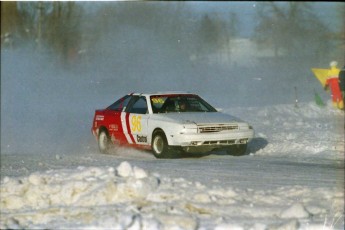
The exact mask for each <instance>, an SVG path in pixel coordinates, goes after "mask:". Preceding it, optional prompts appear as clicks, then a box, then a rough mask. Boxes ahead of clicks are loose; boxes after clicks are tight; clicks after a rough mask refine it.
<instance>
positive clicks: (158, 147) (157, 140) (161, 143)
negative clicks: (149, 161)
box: [151, 130, 171, 158]
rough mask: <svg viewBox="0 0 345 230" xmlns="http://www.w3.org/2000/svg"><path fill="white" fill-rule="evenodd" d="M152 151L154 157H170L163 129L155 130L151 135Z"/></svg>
mask: <svg viewBox="0 0 345 230" xmlns="http://www.w3.org/2000/svg"><path fill="white" fill-rule="evenodd" d="M151 146H152V151H153V155H154V156H155V157H156V158H170V157H171V153H170V151H169V145H168V141H167V139H166V137H165V134H164V132H163V131H160V130H159V131H155V132H154V133H153V137H152V144H151Z"/></svg>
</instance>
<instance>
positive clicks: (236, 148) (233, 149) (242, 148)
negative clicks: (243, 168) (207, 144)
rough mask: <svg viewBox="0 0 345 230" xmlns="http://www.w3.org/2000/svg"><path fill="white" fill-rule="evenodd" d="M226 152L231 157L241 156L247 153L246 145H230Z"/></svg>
mask: <svg viewBox="0 0 345 230" xmlns="http://www.w3.org/2000/svg"><path fill="white" fill-rule="evenodd" d="M226 152H227V154H229V155H232V156H243V155H245V154H246V152H247V144H240V145H232V146H230V147H228V149H227V150H226Z"/></svg>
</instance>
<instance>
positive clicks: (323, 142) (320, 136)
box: [225, 101, 344, 156]
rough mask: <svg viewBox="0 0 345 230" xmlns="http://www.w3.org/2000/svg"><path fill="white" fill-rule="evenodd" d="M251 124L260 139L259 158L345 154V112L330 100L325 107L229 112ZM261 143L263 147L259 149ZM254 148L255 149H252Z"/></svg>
mask: <svg viewBox="0 0 345 230" xmlns="http://www.w3.org/2000/svg"><path fill="white" fill-rule="evenodd" d="M225 112H228V113H230V114H234V115H237V116H238V117H241V118H242V119H244V120H245V121H248V122H249V123H251V124H252V125H253V127H254V129H255V135H256V138H257V140H254V142H253V143H252V149H254V152H255V154H258V155H277V153H279V154H284V155H290V156H294V155H296V154H301V152H303V155H305V154H307V155H317V154H322V153H324V152H327V154H325V155H329V154H330V152H331V153H334V154H337V155H339V153H341V154H342V153H344V112H343V111H341V110H339V109H336V108H334V107H333V106H332V104H331V102H330V101H329V102H328V104H327V105H326V107H320V106H317V105H316V104H315V102H309V103H299V104H297V106H296V105H294V104H283V105H275V106H265V107H260V108H258V107H252V108H238V109H227V110H225ZM258 140H261V141H264V142H265V143H266V144H264V145H263V143H261V145H263V146H262V148H260V149H257V148H258V144H259V145H260V143H257V141H258ZM253 145H254V146H253Z"/></svg>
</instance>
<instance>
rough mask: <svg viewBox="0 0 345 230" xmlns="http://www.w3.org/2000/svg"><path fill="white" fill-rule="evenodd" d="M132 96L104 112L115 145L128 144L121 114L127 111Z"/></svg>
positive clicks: (119, 101) (122, 99)
mask: <svg viewBox="0 0 345 230" xmlns="http://www.w3.org/2000/svg"><path fill="white" fill-rule="evenodd" d="M131 98H132V96H131V95H126V96H124V97H122V98H121V99H119V100H117V101H116V102H114V103H113V104H112V105H110V106H109V107H108V108H107V109H106V110H105V112H104V117H105V119H106V127H107V130H108V131H109V136H110V138H111V140H112V142H113V143H126V138H125V136H124V131H123V127H122V123H121V113H122V111H123V110H125V109H126V106H127V104H128V103H129V101H130V100H131Z"/></svg>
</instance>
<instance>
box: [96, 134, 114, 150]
mask: <svg viewBox="0 0 345 230" xmlns="http://www.w3.org/2000/svg"><path fill="white" fill-rule="evenodd" d="M110 145H111V141H110V137H109V134H108V132H107V131H106V130H101V131H100V132H99V134H98V148H99V151H100V152H101V153H106V154H108V153H109V150H110Z"/></svg>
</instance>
